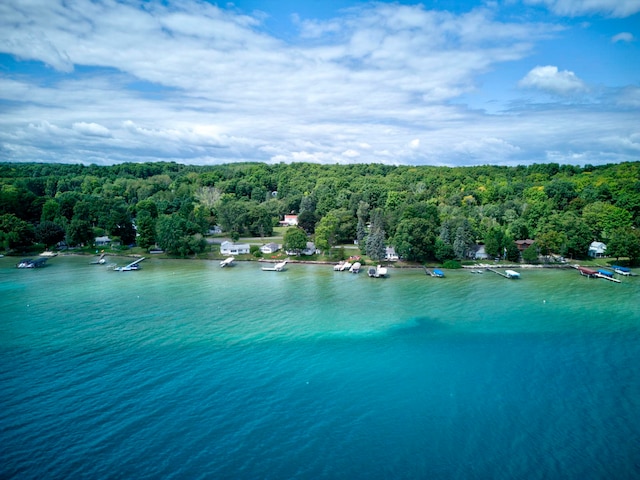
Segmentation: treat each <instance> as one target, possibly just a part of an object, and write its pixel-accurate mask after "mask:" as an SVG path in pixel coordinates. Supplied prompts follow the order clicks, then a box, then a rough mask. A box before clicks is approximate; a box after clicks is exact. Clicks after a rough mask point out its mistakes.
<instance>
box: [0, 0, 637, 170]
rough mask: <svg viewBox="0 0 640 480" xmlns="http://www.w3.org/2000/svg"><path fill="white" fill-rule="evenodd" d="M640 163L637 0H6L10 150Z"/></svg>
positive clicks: (2, 49) (194, 159) (0, 110)
mask: <svg viewBox="0 0 640 480" xmlns="http://www.w3.org/2000/svg"><path fill="white" fill-rule="evenodd" d="M153 161H175V162H178V163H183V164H193V165H214V164H222V163H231V162H241V161H242V162H245V161H252V162H253V161H258V162H266V163H280V162H285V163H290V162H314V163H330V164H350V163H384V164H390V165H439V166H469V165H489V164H490V165H528V164H532V163H548V162H555V163H560V164H571V165H580V166H583V165H586V164H591V165H601V164H607V163H619V162H625V161H640V0H497V1H481V0H476V1H474V0H469V1H454V0H425V1H423V2H422V3H415V2H409V1H394V2H391V1H378V2H370V1H361V0H333V1H324V0H297V1H293V0H277V1H276V0H272V1H267V0H236V1H234V2H213V1H205V0H0V162H48V163H83V164H97V165H111V164H117V163H122V162H153Z"/></svg>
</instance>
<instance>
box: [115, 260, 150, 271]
mask: <svg viewBox="0 0 640 480" xmlns="http://www.w3.org/2000/svg"><path fill="white" fill-rule="evenodd" d="M144 258H145V257H142V258H139V259H137V260H136V261H135V262H131V263H130V264H129V265H125V266H124V267H114V268H113V269H114V270H115V271H116V272H132V271H134V270H140V262H141V261H143V260H144Z"/></svg>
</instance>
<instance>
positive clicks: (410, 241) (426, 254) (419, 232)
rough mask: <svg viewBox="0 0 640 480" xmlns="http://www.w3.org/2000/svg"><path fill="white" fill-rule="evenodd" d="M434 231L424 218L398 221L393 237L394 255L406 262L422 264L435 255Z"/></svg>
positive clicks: (431, 224) (430, 223)
mask: <svg viewBox="0 0 640 480" xmlns="http://www.w3.org/2000/svg"><path fill="white" fill-rule="evenodd" d="M435 241H436V231H435V230H434V228H433V223H432V222H430V221H429V220H426V219H424V218H411V219H404V220H402V221H400V223H399V224H398V227H397V228H396V234H395V236H394V237H393V244H394V246H395V249H396V253H397V254H398V255H399V256H401V257H403V258H406V259H407V260H411V261H416V262H424V261H426V260H427V259H429V258H433V257H434V254H435Z"/></svg>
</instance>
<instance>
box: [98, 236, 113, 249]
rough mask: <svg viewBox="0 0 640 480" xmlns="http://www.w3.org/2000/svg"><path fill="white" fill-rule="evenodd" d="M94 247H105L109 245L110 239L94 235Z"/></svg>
mask: <svg viewBox="0 0 640 480" xmlns="http://www.w3.org/2000/svg"><path fill="white" fill-rule="evenodd" d="M94 242H95V245H96V247H106V246H109V245H111V239H110V238H109V237H108V236H106V235H105V236H103V237H96V238H95V240H94Z"/></svg>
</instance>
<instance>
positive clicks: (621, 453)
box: [0, 257, 640, 479]
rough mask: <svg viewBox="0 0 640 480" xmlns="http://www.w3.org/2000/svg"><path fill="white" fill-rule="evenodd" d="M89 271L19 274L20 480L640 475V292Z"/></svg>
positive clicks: (586, 284) (8, 290) (164, 267)
mask: <svg viewBox="0 0 640 480" xmlns="http://www.w3.org/2000/svg"><path fill="white" fill-rule="evenodd" d="M89 261H90V259H88V258H86V257H84V258H83V257H57V258H54V259H51V260H50V261H49V265H48V266H47V267H46V268H44V269H38V270H18V269H15V268H13V265H14V263H15V259H9V258H2V259H0V311H1V312H2V313H1V318H2V320H1V321H0V477H1V478H20V479H22V478H188V479H191V478H248V479H257V478H273V479H276V478H277V479H279V478H305V479H306V478H311V479H315V478H394V479H395V478H436V479H437V478H459V479H485V478H496V479H513V478H534V479H535V478H540V479H543V478H544V479H549V478H563V479H567V478H569V479H578V478H579V479H585V478H590V479H592V478H603V479H604V478H607V479H609V478H617V479H625V478H638V476H639V475H640V375H639V372H638V365H639V361H640V302H639V300H640V277H632V278H624V279H623V280H622V283H620V284H614V283H612V282H607V281H605V280H588V279H586V278H584V277H580V276H579V275H578V274H577V273H576V272H575V271H546V270H544V271H543V270H531V271H530V270H521V272H522V278H521V279H520V280H506V279H504V278H502V277H499V276H498V275H495V274H492V273H485V274H483V275H472V274H470V273H468V272H464V271H453V272H447V277H446V278H444V279H436V278H430V277H427V276H425V275H424V274H423V273H422V271H420V270H391V271H390V277H389V278H386V279H371V278H368V277H367V276H366V274H360V275H352V274H349V273H345V272H334V271H333V270H332V269H331V268H330V267H326V266H313V265H291V266H290V267H289V268H288V270H287V271H285V272H281V273H276V272H263V271H261V270H260V266H259V265H258V264H256V263H240V264H238V265H237V266H235V267H233V268H229V269H220V268H219V266H218V264H217V262H207V261H187V260H184V261H172V260H159V259H154V258H152V259H149V260H145V262H144V263H143V269H142V270H141V271H138V272H113V271H107V270H106V269H105V268H104V267H102V266H98V265H90V264H89ZM119 263H120V264H125V263H127V261H126V260H125V259H121V260H120V262H119Z"/></svg>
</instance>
